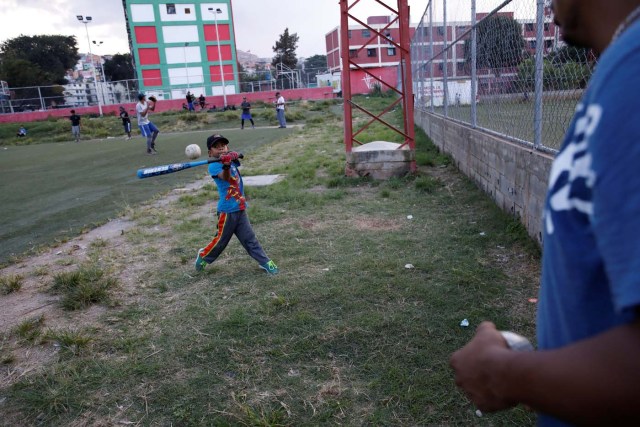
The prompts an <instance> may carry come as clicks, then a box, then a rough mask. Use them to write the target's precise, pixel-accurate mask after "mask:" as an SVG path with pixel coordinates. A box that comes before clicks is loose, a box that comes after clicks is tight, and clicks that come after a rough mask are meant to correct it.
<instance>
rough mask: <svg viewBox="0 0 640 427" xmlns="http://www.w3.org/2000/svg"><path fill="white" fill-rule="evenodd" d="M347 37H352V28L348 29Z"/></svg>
mask: <svg viewBox="0 0 640 427" xmlns="http://www.w3.org/2000/svg"><path fill="white" fill-rule="evenodd" d="M347 37H348V38H351V30H349V31H347Z"/></svg>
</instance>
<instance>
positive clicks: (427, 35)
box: [420, 27, 431, 39]
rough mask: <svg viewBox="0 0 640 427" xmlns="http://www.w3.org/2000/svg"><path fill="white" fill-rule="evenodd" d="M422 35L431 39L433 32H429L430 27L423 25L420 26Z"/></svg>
mask: <svg viewBox="0 0 640 427" xmlns="http://www.w3.org/2000/svg"><path fill="white" fill-rule="evenodd" d="M420 35H421V36H422V37H424V38H426V39H429V36H430V35H431V33H430V32H429V28H427V27H421V28H420Z"/></svg>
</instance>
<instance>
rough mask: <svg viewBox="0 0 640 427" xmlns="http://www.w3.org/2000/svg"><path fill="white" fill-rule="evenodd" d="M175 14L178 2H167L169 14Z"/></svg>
mask: <svg viewBox="0 0 640 427" xmlns="http://www.w3.org/2000/svg"><path fill="white" fill-rule="evenodd" d="M175 14H176V4H175V3H167V15H175Z"/></svg>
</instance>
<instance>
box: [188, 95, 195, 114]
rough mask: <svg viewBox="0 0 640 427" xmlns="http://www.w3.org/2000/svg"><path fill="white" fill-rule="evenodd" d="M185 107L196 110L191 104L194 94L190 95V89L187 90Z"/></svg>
mask: <svg viewBox="0 0 640 427" xmlns="http://www.w3.org/2000/svg"><path fill="white" fill-rule="evenodd" d="M186 98H187V107H188V108H189V111H190V112H191V111H196V108H195V107H194V106H193V98H194V96H193V95H191V91H187V96H186Z"/></svg>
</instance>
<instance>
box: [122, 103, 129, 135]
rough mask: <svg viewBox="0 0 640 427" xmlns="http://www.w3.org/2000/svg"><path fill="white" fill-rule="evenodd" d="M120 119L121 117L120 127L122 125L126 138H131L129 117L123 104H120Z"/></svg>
mask: <svg viewBox="0 0 640 427" xmlns="http://www.w3.org/2000/svg"><path fill="white" fill-rule="evenodd" d="M120 119H122V127H124V132H125V133H126V134H127V139H131V119H130V118H129V113H127V110H125V109H124V107H123V106H120Z"/></svg>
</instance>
